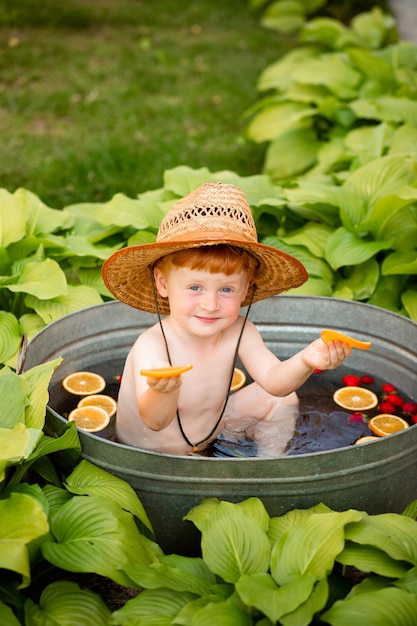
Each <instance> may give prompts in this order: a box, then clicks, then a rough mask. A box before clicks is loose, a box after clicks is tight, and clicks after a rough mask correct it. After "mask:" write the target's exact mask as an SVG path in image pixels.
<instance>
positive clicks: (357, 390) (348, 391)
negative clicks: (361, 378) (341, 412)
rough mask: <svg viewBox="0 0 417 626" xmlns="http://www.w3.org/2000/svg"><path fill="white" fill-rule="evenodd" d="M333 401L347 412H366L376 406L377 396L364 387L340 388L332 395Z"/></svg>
mask: <svg viewBox="0 0 417 626" xmlns="http://www.w3.org/2000/svg"><path fill="white" fill-rule="evenodd" d="M333 400H334V401H335V402H336V404H338V405H339V406H341V407H342V408H344V409H348V410H349V411H367V410H368V409H373V408H374V406H376V405H377V404H378V396H377V395H376V394H375V393H374V392H373V391H371V390H370V389H365V388H364V387H353V386H349V387H340V389H337V390H336V391H335V392H334V394H333Z"/></svg>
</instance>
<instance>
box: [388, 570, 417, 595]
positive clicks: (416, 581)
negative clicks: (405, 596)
mask: <svg viewBox="0 0 417 626" xmlns="http://www.w3.org/2000/svg"><path fill="white" fill-rule="evenodd" d="M393 584H394V585H395V586H396V587H398V588H399V589H404V591H408V592H409V593H412V594H414V595H415V596H417V567H413V568H411V569H410V570H408V572H407V573H406V574H404V576H402V577H401V578H400V579H399V580H396V581H394V583H393Z"/></svg>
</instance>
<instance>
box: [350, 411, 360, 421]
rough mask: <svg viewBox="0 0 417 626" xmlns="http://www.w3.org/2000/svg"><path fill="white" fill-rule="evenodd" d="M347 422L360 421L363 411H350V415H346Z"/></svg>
mask: <svg viewBox="0 0 417 626" xmlns="http://www.w3.org/2000/svg"><path fill="white" fill-rule="evenodd" d="M348 422H355V423H362V422H363V413H359V411H357V412H356V413H352V415H349V417H348Z"/></svg>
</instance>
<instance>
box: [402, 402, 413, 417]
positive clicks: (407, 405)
mask: <svg viewBox="0 0 417 626" xmlns="http://www.w3.org/2000/svg"><path fill="white" fill-rule="evenodd" d="M401 410H402V412H403V413H406V414H407V415H414V414H415V413H417V402H404V404H403V405H402V407H401Z"/></svg>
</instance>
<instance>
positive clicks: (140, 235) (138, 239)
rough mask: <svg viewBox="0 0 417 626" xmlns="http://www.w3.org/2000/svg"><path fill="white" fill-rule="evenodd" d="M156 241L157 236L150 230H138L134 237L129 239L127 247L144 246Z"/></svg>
mask: <svg viewBox="0 0 417 626" xmlns="http://www.w3.org/2000/svg"><path fill="white" fill-rule="evenodd" d="M155 240H156V235H155V233H153V232H151V231H150V230H138V231H137V232H136V233H135V234H134V235H132V237H129V239H128V240H127V245H128V246H142V245H143V244H144V243H154V241H155Z"/></svg>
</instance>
